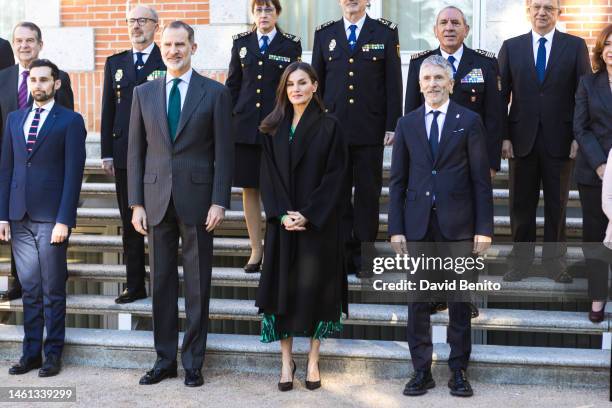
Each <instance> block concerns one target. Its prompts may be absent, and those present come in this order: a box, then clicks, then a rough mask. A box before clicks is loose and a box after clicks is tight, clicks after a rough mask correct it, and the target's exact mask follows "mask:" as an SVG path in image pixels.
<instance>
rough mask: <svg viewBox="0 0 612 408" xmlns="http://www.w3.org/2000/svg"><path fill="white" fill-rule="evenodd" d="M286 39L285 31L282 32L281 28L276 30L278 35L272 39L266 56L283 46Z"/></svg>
mask: <svg viewBox="0 0 612 408" xmlns="http://www.w3.org/2000/svg"><path fill="white" fill-rule="evenodd" d="M284 40H285V36H284V35H283V33H281V32H280V30H276V35H275V36H274V38H273V39H272V41H270V43H269V44H268V52H266V56H267V54H273V53H275V52H276V50H278V49H279V48H281V46H282V45H283V41H284Z"/></svg>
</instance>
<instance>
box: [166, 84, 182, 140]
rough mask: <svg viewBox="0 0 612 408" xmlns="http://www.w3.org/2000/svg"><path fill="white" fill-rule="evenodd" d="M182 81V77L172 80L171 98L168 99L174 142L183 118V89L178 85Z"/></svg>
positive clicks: (169, 124)
mask: <svg viewBox="0 0 612 408" xmlns="http://www.w3.org/2000/svg"><path fill="white" fill-rule="evenodd" d="M180 82H181V79H180V78H174V79H173V80H172V89H170V98H169V100H168V130H169V131H170V139H172V143H174V140H175V139H176V130H177V129H178V124H179V119H180V118H181V91H180V90H179V87H178V85H179V83H180Z"/></svg>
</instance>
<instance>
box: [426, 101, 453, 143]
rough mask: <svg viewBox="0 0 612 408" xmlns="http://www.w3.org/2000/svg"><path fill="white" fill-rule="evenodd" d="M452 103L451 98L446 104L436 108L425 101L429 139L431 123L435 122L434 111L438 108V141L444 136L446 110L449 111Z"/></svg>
mask: <svg viewBox="0 0 612 408" xmlns="http://www.w3.org/2000/svg"><path fill="white" fill-rule="evenodd" d="M449 103H450V99H449V100H447V101H446V102H445V103H444V105H442V106H440V107H439V108H438V109H434V108H432V107H431V106H429V105H428V104H427V103H425V130H426V131H427V139H429V133H430V132H431V124H432V123H433V118H434V115H433V113H432V111H434V110H437V111H438V112H440V114H439V115H438V142H439V141H440V139H441V138H442V128H443V127H444V120H445V119H446V112H447V111H448V104H449Z"/></svg>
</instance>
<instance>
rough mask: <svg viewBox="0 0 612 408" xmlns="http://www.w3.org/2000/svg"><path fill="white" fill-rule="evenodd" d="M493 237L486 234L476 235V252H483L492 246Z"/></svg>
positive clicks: (474, 250) (474, 249)
mask: <svg viewBox="0 0 612 408" xmlns="http://www.w3.org/2000/svg"><path fill="white" fill-rule="evenodd" d="M491 241H492V239H491V237H487V236H486V235H474V248H473V250H472V252H473V253H475V254H479V255H480V254H483V253H484V252H486V251H487V249H489V248H490V247H491Z"/></svg>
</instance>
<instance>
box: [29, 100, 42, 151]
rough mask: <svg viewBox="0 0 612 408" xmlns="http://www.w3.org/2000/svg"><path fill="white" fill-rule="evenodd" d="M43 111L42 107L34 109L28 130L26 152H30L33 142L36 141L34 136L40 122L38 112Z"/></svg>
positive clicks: (36, 134)
mask: <svg viewBox="0 0 612 408" xmlns="http://www.w3.org/2000/svg"><path fill="white" fill-rule="evenodd" d="M42 111H44V109H43V108H36V109H34V119H32V124H31V125H30V130H29V131H28V141H27V142H26V149H27V151H28V153H31V152H32V149H33V148H34V144H35V143H36V137H37V136H38V130H39V129H38V127H39V123H40V114H41V113H42Z"/></svg>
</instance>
